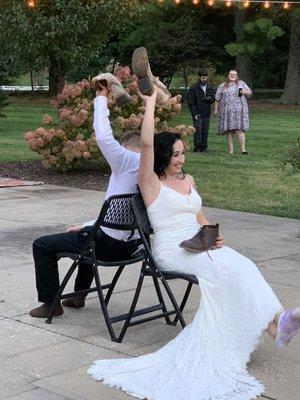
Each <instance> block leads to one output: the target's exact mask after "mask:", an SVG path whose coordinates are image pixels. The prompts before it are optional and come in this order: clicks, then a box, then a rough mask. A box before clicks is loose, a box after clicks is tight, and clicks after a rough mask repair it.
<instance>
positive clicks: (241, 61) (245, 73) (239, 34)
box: [234, 6, 252, 87]
mask: <svg viewBox="0 0 300 400" xmlns="http://www.w3.org/2000/svg"><path fill="white" fill-rule="evenodd" d="M246 20H247V10H246V9H245V8H241V7H238V6H237V7H235V10H234V30H235V35H236V41H237V43H240V42H243V40H244V37H245V34H244V30H243V26H244V24H245V22H246ZM236 69H237V71H238V72H239V76H240V78H241V79H243V80H244V81H245V82H247V84H248V85H249V86H250V87H252V71H251V58H250V56H249V54H237V56H236Z"/></svg>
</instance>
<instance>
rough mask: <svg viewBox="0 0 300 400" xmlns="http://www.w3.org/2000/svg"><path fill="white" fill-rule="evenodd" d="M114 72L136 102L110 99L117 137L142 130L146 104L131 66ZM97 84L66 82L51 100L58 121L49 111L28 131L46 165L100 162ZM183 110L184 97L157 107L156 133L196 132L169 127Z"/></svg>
mask: <svg viewBox="0 0 300 400" xmlns="http://www.w3.org/2000/svg"><path fill="white" fill-rule="evenodd" d="M114 75H115V76H116V77H117V78H118V79H119V80H120V81H121V82H122V84H123V86H124V87H125V89H126V91H127V92H128V93H129V94H130V95H131V97H132V101H131V102H130V103H129V104H127V105H126V106H124V107H122V108H118V107H116V106H115V105H114V104H113V102H112V99H111V98H110V97H109V98H108V106H109V109H110V117H111V122H112V127H113V132H114V135H115V136H116V137H120V136H122V134H123V133H124V132H126V131H128V130H139V129H140V127H141V124H142V121H143V115H144V111H145V106H144V104H143V101H142V100H141V98H140V97H139V96H138V93H137V78H136V76H135V75H132V74H131V72H130V69H129V67H117V68H115V71H114ZM94 97H95V89H94V87H93V83H92V82H91V81H88V80H86V79H84V80H82V81H81V82H78V83H76V84H74V85H65V87H64V89H63V91H62V93H61V94H59V95H58V96H57V98H55V99H53V100H51V102H50V103H51V105H52V106H53V107H55V108H56V109H57V111H58V122H54V121H53V119H52V117H51V116H50V115H48V114H46V115H44V117H43V125H42V126H41V127H39V128H37V129H35V130H34V131H30V132H26V133H25V134H24V139H25V141H26V142H27V144H28V146H29V147H30V149H31V150H32V151H35V152H37V153H39V154H40V155H41V156H42V161H43V165H44V166H45V167H47V168H55V169H58V170H61V171H66V170H71V169H78V168H82V167H85V166H86V164H88V163H90V162H91V161H94V162H95V161H100V159H101V157H102V156H101V153H100V151H99V149H98V147H97V143H96V140H95V134H94V131H93V99H94ZM180 111H181V96H180V95H177V96H174V97H172V98H171V99H170V100H169V101H168V103H167V104H165V105H164V106H163V107H156V110H155V129H156V132H159V131H164V130H169V131H172V132H178V133H180V134H182V136H183V138H184V137H185V136H186V135H190V134H193V133H194V128H193V127H192V126H186V125H179V126H176V127H169V126H168V122H169V121H170V119H171V118H172V117H173V116H175V115H176V114H178V113H180Z"/></svg>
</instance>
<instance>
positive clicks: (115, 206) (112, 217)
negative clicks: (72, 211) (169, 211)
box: [46, 194, 179, 343]
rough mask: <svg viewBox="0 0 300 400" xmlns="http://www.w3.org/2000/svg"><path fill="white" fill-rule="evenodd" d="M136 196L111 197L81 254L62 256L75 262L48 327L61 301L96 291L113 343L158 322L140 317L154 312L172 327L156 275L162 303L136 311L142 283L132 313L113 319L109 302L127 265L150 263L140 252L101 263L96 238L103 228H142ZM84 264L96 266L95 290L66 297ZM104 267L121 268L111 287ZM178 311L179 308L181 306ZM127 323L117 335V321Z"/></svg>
mask: <svg viewBox="0 0 300 400" xmlns="http://www.w3.org/2000/svg"><path fill="white" fill-rule="evenodd" d="M133 195H134V194H126V195H116V196H111V197H110V198H109V199H107V200H106V201H105V202H104V204H103V206H102V209H101V211H100V214H99V217H98V219H97V221H96V223H95V224H94V226H93V229H92V230H91V231H90V232H89V233H86V242H85V246H84V248H83V250H82V252H81V253H80V254H73V253H61V254H59V255H58V258H59V259H60V258H63V257H68V258H71V259H72V260H73V261H74V262H73V264H72V265H71V267H70V269H69V270H68V272H67V273H66V275H65V277H64V279H63V281H62V283H61V285H60V287H59V289H58V291H57V293H56V297H55V299H54V302H53V304H52V307H51V310H50V313H49V316H48V318H47V320H46V322H47V323H48V324H51V322H52V318H53V315H54V310H55V308H56V307H57V305H58V304H59V302H60V301H61V300H62V299H66V298H69V297H73V296H82V295H86V294H88V293H92V292H97V293H98V297H99V301H100V306H101V309H102V312H103V315H104V319H105V323H106V326H107V329H108V331H109V334H110V337H111V340H112V341H114V342H119V343H120V342H122V340H123V337H124V335H125V333H126V331H127V328H128V327H129V326H133V325H137V324H140V323H143V322H146V321H148V320H151V319H154V318H151V317H150V318H143V319H141V318H137V317H141V316H142V315H145V314H148V313H151V312H153V311H157V310H161V313H160V314H159V316H155V318H160V317H165V320H166V322H167V323H168V324H171V323H172V322H171V320H170V318H169V315H168V313H167V309H166V304H165V302H164V299H163V297H162V293H161V291H160V287H159V285H158V282H157V278H156V276H153V282H154V285H155V289H156V293H157V296H158V300H159V303H158V304H156V305H154V306H151V307H146V308H143V309H139V310H137V311H136V310H135V308H136V304H137V300H138V296H137V295H136V293H138V294H139V293H140V290H141V285H142V282H140V279H139V283H138V288H137V290H136V293H135V296H134V298H133V301H132V304H131V306H130V310H129V312H128V313H126V314H122V315H117V316H113V317H111V316H110V315H109V311H108V303H109V300H110V298H111V295H112V293H113V290H114V288H115V286H116V283H117V281H118V279H119V277H120V275H121V273H122V271H123V269H124V267H125V266H126V265H131V264H134V263H137V262H142V269H143V268H144V264H145V262H146V259H145V251H144V250H140V251H138V252H136V253H135V254H134V255H133V257H132V258H131V259H129V260H120V261H114V262H107V261H103V260H98V259H97V257H96V252H95V245H96V237H97V232H98V230H99V228H100V226H102V227H107V228H112V229H117V230H131V231H132V232H133V231H134V230H136V229H137V228H138V225H137V221H136V219H135V217H134V215H133V209H132V205H131V198H132V197H133ZM80 262H84V263H87V264H90V265H92V268H93V273H94V278H95V287H91V288H90V289H86V290H81V291H78V292H72V293H68V294H62V293H63V291H64V289H65V287H66V285H67V283H68V281H69V279H70V277H71V276H72V274H73V273H74V271H75V270H76V268H77V267H78V265H79V263H80ZM100 267H101V268H102V267H118V269H117V271H116V273H115V275H114V277H113V279H112V281H111V282H110V283H108V284H104V285H103V284H102V283H101V279H100V274H99V269H100ZM105 289H108V290H107V293H106V296H105V295H104V293H103V291H104V290H105ZM177 309H179V308H178V306H177ZM121 321H125V322H124V324H123V326H122V328H121V330H120V333H119V335H118V336H117V335H116V332H115V330H114V328H113V324H114V323H116V322H121Z"/></svg>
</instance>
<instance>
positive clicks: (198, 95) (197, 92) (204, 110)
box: [187, 68, 215, 152]
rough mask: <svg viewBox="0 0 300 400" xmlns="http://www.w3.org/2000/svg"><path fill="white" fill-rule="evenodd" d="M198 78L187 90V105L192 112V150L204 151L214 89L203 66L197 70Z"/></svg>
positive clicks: (213, 99)
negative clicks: (193, 129)
mask: <svg viewBox="0 0 300 400" xmlns="http://www.w3.org/2000/svg"><path fill="white" fill-rule="evenodd" d="M198 76H199V80H198V82H197V83H196V84H195V85H194V86H192V87H191V88H190V90H189V92H188V97H187V99H188V105H189V109H190V112H191V114H192V118H193V123H194V127H195V128H196V132H195V134H194V151H200V152H203V151H206V149H207V138H208V130H209V119H210V114H211V104H212V103H214V101H215V90H214V88H213V87H212V86H211V85H210V84H209V83H208V73H207V70H206V69H205V68H201V69H200V70H199V72H198Z"/></svg>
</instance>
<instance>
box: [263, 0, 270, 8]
mask: <svg viewBox="0 0 300 400" xmlns="http://www.w3.org/2000/svg"><path fill="white" fill-rule="evenodd" d="M270 6H271V5H270V2H269V1H265V2H264V8H266V9H268V8H270Z"/></svg>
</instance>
